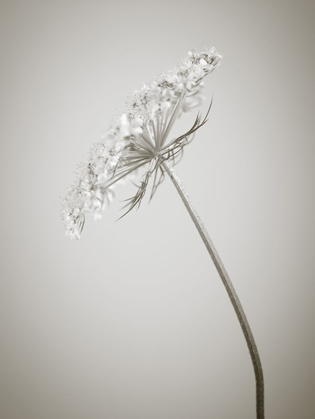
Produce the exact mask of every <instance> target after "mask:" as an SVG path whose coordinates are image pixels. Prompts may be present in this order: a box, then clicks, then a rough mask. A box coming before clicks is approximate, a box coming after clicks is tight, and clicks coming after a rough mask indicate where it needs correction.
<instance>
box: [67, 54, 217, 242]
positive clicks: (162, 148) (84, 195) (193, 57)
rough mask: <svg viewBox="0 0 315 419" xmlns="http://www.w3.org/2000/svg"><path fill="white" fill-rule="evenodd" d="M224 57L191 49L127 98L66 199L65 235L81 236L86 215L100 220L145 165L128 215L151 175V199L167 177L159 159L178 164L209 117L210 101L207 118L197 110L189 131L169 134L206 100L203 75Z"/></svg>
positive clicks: (81, 170) (81, 169)
mask: <svg viewBox="0 0 315 419" xmlns="http://www.w3.org/2000/svg"><path fill="white" fill-rule="evenodd" d="M221 58H222V55H221V54H219V53H218V52H217V51H216V49H215V48H211V49H209V50H206V51H202V52H200V51H196V50H192V51H189V53H188V56H187V57H186V58H185V59H184V60H183V61H182V62H181V63H180V64H179V65H177V66H175V67H173V68H171V69H170V70H168V71H166V72H164V73H162V74H161V75H160V76H159V77H158V78H157V80H156V81H153V82H151V83H149V84H146V85H143V87H142V88H141V89H138V90H136V91H135V92H134V93H133V95H132V97H131V98H129V99H128V100H127V106H128V110H127V112H125V113H123V114H122V115H121V116H120V117H119V118H118V120H117V121H116V123H115V124H114V126H113V127H111V128H110V129H109V130H108V131H107V132H106V134H105V135H104V136H103V138H102V141H101V142H100V143H96V144H94V145H93V147H92V148H91V150H90V153H89V158H88V161H87V163H85V164H81V166H80V173H79V174H78V176H77V179H76V180H75V183H74V184H73V185H72V186H71V187H70V188H69V190H68V193H67V195H66V197H65V198H64V199H63V201H62V218H63V220H64V223H65V228H66V233H65V234H66V236H68V237H70V238H71V239H76V240H77V239H79V238H80V236H81V232H82V229H83V226H84V223H85V214H87V213H91V214H93V215H94V218H95V219H98V218H100V217H101V213H102V211H103V210H104V209H105V208H106V207H107V205H108V204H109V203H110V202H111V200H112V198H113V185H114V184H115V183H117V182H120V181H121V180H123V179H126V178H129V177H130V176H131V175H132V173H133V172H135V171H136V170H137V169H138V168H140V167H142V166H145V165H146V166H147V169H146V172H145V174H144V176H143V180H142V181H141V183H140V186H139V189H138V191H137V193H136V195H135V196H134V197H133V198H131V199H130V200H129V203H128V204H127V206H129V209H128V211H127V213H128V212H129V211H130V210H131V209H132V208H134V207H135V206H139V205H140V203H141V200H142V198H143V196H144V194H145V192H146V188H147V185H148V182H149V179H150V177H151V175H152V174H154V182H153V187H152V193H151V198H152V197H153V195H154V193H155V191H156V189H157V187H158V186H159V184H160V183H161V182H162V180H163V179H164V172H163V169H162V167H161V163H162V162H163V161H164V160H168V159H170V160H172V162H173V164H175V163H176V162H177V161H178V160H179V159H180V158H181V157H182V153H183V148H184V146H185V145H187V144H188V143H189V142H190V141H191V140H192V138H193V136H194V133H195V132H196V130H197V129H199V128H200V127H201V126H202V125H204V124H205V122H206V121H207V116H208V113H209V110H210V107H211V105H210V107H209V110H208V113H207V114H206V116H205V118H204V119H203V120H202V119H201V116H200V114H198V116H197V118H196V120H195V123H194V124H193V126H192V128H191V129H190V130H189V131H188V132H186V133H185V134H184V135H182V136H180V137H178V138H176V139H174V140H171V141H170V140H169V138H168V137H169V133H170V131H171V128H172V126H173V124H174V122H175V121H176V119H177V118H178V117H179V116H180V115H181V114H182V113H183V112H188V111H190V110H191V109H193V108H195V107H197V106H200V105H201V104H202V102H203V100H204V95H203V87H204V84H203V79H204V77H205V76H206V75H208V74H210V73H211V72H212V71H213V70H214V69H215V68H216V67H218V66H219V65H220V61H221ZM158 173H159V176H158Z"/></svg>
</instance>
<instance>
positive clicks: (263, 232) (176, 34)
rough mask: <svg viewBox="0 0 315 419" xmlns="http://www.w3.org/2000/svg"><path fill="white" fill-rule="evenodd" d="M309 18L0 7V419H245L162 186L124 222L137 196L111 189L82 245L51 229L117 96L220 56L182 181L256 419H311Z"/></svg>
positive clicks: (189, 4)
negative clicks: (259, 392)
mask: <svg viewBox="0 0 315 419" xmlns="http://www.w3.org/2000/svg"><path fill="white" fill-rule="evenodd" d="M314 14H315V8H314V2H313V1H311V0H309V1H289V0H283V1H278V0H273V1H270V0H268V1H263V2H262V1H255V0H254V1H253V0H251V1H245V0H243V1H233V0H230V1H226V0H220V1H206V0H205V1H201V0H195V1H186V0H183V1H165V0H162V1H155V2H144V1H141V2H140V1H130V2H127V1H124V2H121V1H120V0H117V1H101V0H100V1H91V0H89V1H88V0H86V1H54V2H48V1H44V0H43V1H31V0H24V1H14V0H13V1H12V0H8V1H4V0H1V7H0V19H1V23H0V34H1V35H0V43H1V55H0V60H1V70H0V71H1V79H0V83H1V86H0V88H1V90H0V92H1V99H0V100H1V125H0V134H1V166H0V170H1V177H0V182H1V265H0V266H1V268H0V269H1V282H0V314H1V317H0V417H1V419H104V418H106V419H107V418H108V419H161V418H163V419H209V418H213V419H253V418H254V417H255V381H254V373H253V368H252V365H251V360H250V357H249V353H248V349H247V347H246V343H245V340H244V337H243V335H242V332H241V329H240V326H239V324H238V322H237V319H236V316H235V313H234V311H233V309H232V306H231V304H230V302H229V299H228V296H227V294H226V292H225V289H224V287H223V285H222V284H221V281H220V279H219V276H218V274H217V272H216V270H215V268H214V266H213V263H212V261H211V260H210V258H209V256H208V254H207V252H206V250H205V248H204V245H203V243H202V241H201V239H200V238H199V236H198V234H197V232H196V230H195V229H194V226H193V224H192V222H191V220H190V218H189V216H188V214H187V212H186V210H185V208H184V206H183V204H182V202H181V200H180V198H179V196H178V195H177V193H176V190H175V189H174V187H173V185H172V183H171V181H170V180H169V179H165V181H164V183H163V185H162V186H161V187H160V189H159V190H158V192H157V194H156V196H155V198H154V199H153V201H152V202H151V203H150V205H148V199H147V197H146V198H145V200H144V202H143V204H142V206H141V208H140V209H139V210H138V211H134V212H132V213H130V214H129V215H128V216H127V217H125V218H123V219H122V220H120V221H119V222H115V221H116V219H117V218H118V217H119V216H120V215H121V214H122V211H121V207H122V205H123V203H122V201H123V200H124V199H127V198H129V197H131V196H132V195H133V194H134V193H135V191H136V189H135V187H134V186H133V185H132V184H128V185H125V186H124V185H122V186H119V187H117V189H116V199H115V202H114V203H113V204H112V206H111V207H110V208H109V209H108V210H107V211H106V212H105V213H104V217H103V219H102V220H100V221H94V220H93V219H90V218H88V219H87V221H86V226H85V229H84V231H83V234H82V238H81V240H80V241H78V242H75V241H71V240H69V239H67V238H66V237H65V235H64V228H63V223H62V221H61V219H60V198H59V197H60V196H61V197H63V196H65V194H66V192H67V188H68V187H69V186H70V185H71V184H72V182H73V180H74V178H75V171H76V166H77V164H78V163H79V162H80V161H85V160H86V159H87V155H88V150H89V149H90V147H91V146H92V144H93V143H94V142H98V141H100V138H101V135H102V133H103V132H105V131H106V130H107V129H108V127H109V125H110V123H111V122H112V121H113V118H115V117H117V116H118V115H119V114H120V113H121V112H123V111H124V110H125V100H126V98H127V97H128V96H129V95H131V94H132V92H133V90H134V89H136V88H140V87H141V86H142V85H143V83H146V82H149V81H151V80H154V79H155V78H156V77H157V76H158V74H159V73H161V72H162V71H164V70H165V69H167V68H169V67H171V66H173V65H174V64H177V63H178V62H179V61H180V60H181V59H182V58H184V57H185V56H186V54H187V52H188V51H189V50H190V49H191V48H194V47H196V48H197V49H203V48H204V47H211V46H215V47H216V48H217V50H218V51H220V52H222V53H223V55H224V58H223V61H222V65H221V67H220V68H219V69H217V70H215V72H214V73H212V74H211V75H210V76H208V77H207V78H206V79H205V82H206V89H205V92H206V95H207V102H206V103H205V104H204V106H203V107H202V111H203V112H205V110H206V109H207V106H208V104H209V102H210V100H211V97H212V96H213V99H214V101H213V106H212V110H211V113H210V120H209V122H208V123H207V124H206V126H204V127H203V128H202V129H200V130H199V132H198V133H197V135H196V137H195V139H194V141H193V143H192V144H191V145H189V146H188V147H187V148H186V149H185V156H184V159H183V160H182V161H181V163H180V164H179V165H178V166H177V168H176V170H177V172H178V174H179V176H180V178H181V179H182V181H183V183H184V185H185V187H186V190H187V192H188V193H189V195H190V197H191V199H192V201H193V203H194V205H195V207H196V208H197V210H198V211H199V214H200V216H201V218H202V219H203V221H204V224H205V225H206V227H207V229H208V231H209V234H210V236H211V237H212V239H213V241H214V243H215V245H216V247H217V249H218V251H219V253H220V255H221V257H222V259H223V262H224V263H225V266H226V268H227V270H228V272H229V274H230V276H231V279H232V281H233V282H234V285H235V288H236V290H237V292H238V294H239V297H240V299H241V301H242V303H243V306H244V309H245V312H246V314H247V316H248V319H249V322H250V324H251V327H252V329H253V333H254V336H255V338H256V342H257V345H258V348H259V351H260V355H261V359H262V363H263V367H264V373H265V384H266V418H268V419H272V418H273V419H296V418H299V419H300V418H301V419H313V418H314V417H315V409H314V400H313V399H314V322H313V318H314V288H315V287H314V267H315V266H314V260H315V258H314V250H315V249H314V151H315V150H314V148H315V147H314V70H315V68H314V63H315V61H314V43H313V41H314V35H315V34H314ZM196 114H197V110H194V111H192V112H191V113H188V114H186V115H184V116H183V117H182V118H181V119H180V120H179V121H178V123H177V124H176V128H175V131H174V132H177V133H180V134H181V133H183V132H185V131H186V130H187V129H188V128H189V127H190V126H191V125H192V123H193V121H194V119H195V116H196ZM184 130H185V131H184Z"/></svg>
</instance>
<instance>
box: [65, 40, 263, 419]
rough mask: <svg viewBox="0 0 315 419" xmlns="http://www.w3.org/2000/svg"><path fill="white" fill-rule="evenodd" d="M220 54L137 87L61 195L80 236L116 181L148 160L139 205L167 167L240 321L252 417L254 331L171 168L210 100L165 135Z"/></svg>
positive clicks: (256, 362)
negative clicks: (179, 131) (181, 129)
mask: <svg viewBox="0 0 315 419" xmlns="http://www.w3.org/2000/svg"><path fill="white" fill-rule="evenodd" d="M221 58H222V55H221V54H219V53H218V52H217V51H216V50H215V48H211V49H209V50H206V51H202V52H200V51H196V50H193V51H190V52H189V53H188V56H187V57H186V58H185V59H184V60H183V61H182V62H181V63H180V64H179V65H177V66H175V67H173V68H171V69H170V70H169V71H166V72H165V73H162V74H161V75H160V76H159V77H158V78H157V80H155V81H153V82H151V83H149V84H146V85H144V86H143V87H142V88H141V89H139V90H136V91H135V92H134V93H133V95H132V96H131V97H130V98H129V99H128V101H127V105H128V109H127V111H126V112H125V113H123V114H122V115H121V116H120V118H118V120H117V121H116V123H115V124H114V126H113V127H111V128H110V129H109V130H108V131H107V133H106V134H105V136H104V138H102V141H101V142H100V143H96V144H94V146H93V147H92V148H91V150H90V153H89V157H88V160H87V162H86V163H85V164H81V165H80V166H79V174H78V176H77V178H76V180H75V182H74V184H73V185H72V186H71V187H70V188H69V190H68V193H67V195H66V197H65V198H64V200H63V210H62V215H63V219H64V222H65V228H66V236H68V237H70V238H71V239H75V240H78V239H79V238H80V235H81V232H82V229H83V226H84V222H85V215H86V214H89V213H90V214H92V215H93V216H94V218H95V219H97V218H100V217H101V214H102V211H103V210H104V209H105V208H106V207H107V205H108V204H109V203H110V202H111V200H112V198H113V187H114V185H115V184H116V183H117V182H121V181H122V180H124V179H127V178H128V177H130V176H131V175H132V173H134V172H135V171H136V170H137V169H139V168H140V167H143V166H146V170H145V173H144V175H143V178H142V180H141V182H140V185H139V187H138V190H137V192H136V194H135V196H134V197H132V198H131V199H129V200H128V201H129V202H128V204H127V207H128V210H127V212H126V214H127V213H128V212H129V211H131V210H132V209H133V208H134V207H138V206H139V205H140V203H141V201H142V198H143V196H144V195H145V192H146V189H147V186H148V183H149V180H150V178H151V176H153V187H152V192H151V197H150V198H152V197H153V195H154V193H155V191H156V189H157V188H158V186H159V185H160V184H161V182H162V181H163V179H164V174H165V172H166V173H167V174H168V175H169V177H170V178H171V180H172V182H173V183H174V186H175V187H176V189H177V192H178V193H179V195H180V197H181V199H182V201H183V202H184V204H185V207H186V209H187V210H188V212H189V215H190V217H191V219H192V221H193V222H194V224H195V227H196V228H197V230H198V232H199V234H200V236H201V238H202V240H203V242H204V244H205V246H206V248H207V251H208V253H209V255H210V256H211V258H212V260H213V262H214V264H215V266H216V268H217V271H218V273H219V275H220V277H221V280H222V282H223V284H224V286H225V288H226V290H227V292H228V295H229V298H230V300H231V303H232V305H233V307H234V310H235V312H236V315H237V317H238V320H239V322H240V325H241V328H242V330H243V333H244V336H245V339H246V342H247V345H248V349H249V352H250V356H251V359H252V363H253V367H254V372H255V377H256V417H257V419H264V378H263V371H262V366H261V362H260V357H259V354H258V350H257V346H256V343H255V340H254V337H253V334H252V332H251V329H250V326H249V324H248V321H247V318H246V315H245V313H244V310H243V308H242V306H241V303H240V301H239V298H238V296H237V294H236V292H235V289H234V287H233V285H232V282H231V280H230V278H229V276H228V273H227V271H226V269H225V267H224V265H223V263H222V261H221V259H220V257H219V255H218V252H217V251H216V249H215V247H214V245H213V243H212V241H211V239H210V237H209V235H208V233H207V231H206V229H205V227H204V225H203V224H202V221H201V220H200V217H199V216H198V214H197V212H196V210H195V209H194V207H193V206H192V204H191V202H190V200H189V198H188V196H187V194H186V193H185V190H184V187H183V185H182V183H181V181H180V180H179V178H178V176H177V174H176V172H175V170H174V169H173V166H174V165H175V164H176V163H177V162H178V160H179V159H180V158H181V157H182V153H183V149H184V147H185V146H186V145H187V144H188V143H189V142H190V141H191V140H192V138H193V136H194V134H195V132H196V131H197V130H198V129H199V128H200V127H201V126H203V125H204V124H205V123H206V121H207V117H208V113H209V111H210V107H211V104H210V107H209V110H208V112H207V114H206V116H205V117H204V118H203V119H202V118H201V115H200V114H199V113H198V115H197V117H196V119H195V122H194V124H193V125H192V127H191V128H190V130H188V131H187V132H186V133H184V134H183V135H181V136H179V137H177V138H175V139H170V136H169V134H170V132H171V129H172V127H173V125H174V122H175V121H176V119H177V118H178V117H179V116H180V115H181V114H182V113H185V112H188V111H190V110H192V109H194V108H195V107H196V106H199V105H200V104H201V103H202V101H203V99H204V96H203V87H204V84H203V80H204V78H205V76H206V75H208V74H210V73H211V72H212V71H213V70H214V69H215V68H217V67H218V66H219V65H220V61H221ZM124 215H125V214H124Z"/></svg>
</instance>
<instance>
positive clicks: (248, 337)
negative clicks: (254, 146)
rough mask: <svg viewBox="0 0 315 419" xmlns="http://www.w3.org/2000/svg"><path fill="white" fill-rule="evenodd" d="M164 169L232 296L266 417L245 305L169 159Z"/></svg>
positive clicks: (261, 378)
mask: <svg viewBox="0 0 315 419" xmlns="http://www.w3.org/2000/svg"><path fill="white" fill-rule="evenodd" d="M162 167H163V169H164V170H165V171H166V173H167V174H168V175H169V176H170V178H171V180H172V182H173V184H174V186H175V188H176V189H177V192H178V193H179V195H180V197H181V199H182V201H183V202H184V204H185V207H186V209H187V211H188V213H189V215H190V217H191V219H192V220H193V222H194V224H195V226H196V228H197V230H198V232H199V234H200V236H201V238H202V240H203V242H204V244H205V246H206V248H207V250H208V253H209V254H210V256H211V259H212V260H213V263H214V265H215V267H216V268H217V271H218V273H219V275H220V277H221V280H222V282H223V285H224V286H225V288H226V291H227V293H228V295H229V297H230V300H231V303H232V305H233V307H234V310H235V313H236V315H237V318H238V320H239V322H240V325H241V328H242V330H243V334H244V337H245V339H246V343H247V346H248V349H249V353H250V356H251V359H252V363H253V367H254V372H255V378H256V415H257V416H256V417H257V419H264V417H265V416H264V376H263V370H262V365H261V361H260V357H259V353H258V350H257V346H256V343H255V340H254V336H253V334H252V331H251V329H250V326H249V324H248V321H247V318H246V315H245V313H244V310H243V307H242V305H241V303H240V300H239V298H238V296H237V294H236V292H235V289H234V287H233V284H232V282H231V280H230V278H229V275H228V273H227V271H226V269H225V267H224V265H223V263H222V261H221V259H220V256H219V254H218V252H217V251H216V248H215V247H214V245H213V243H212V241H211V239H210V237H209V234H208V232H207V230H206V229H205V227H204V225H203V223H202V221H201V219H200V217H199V215H198V214H197V212H196V210H195V209H194V207H193V206H192V203H191V201H190V199H189V197H188V195H187V194H186V192H185V190H184V187H183V184H182V182H181V181H180V179H179V177H178V176H177V174H176V172H175V170H174V169H173V168H172V167H171V166H170V165H169V164H168V162H167V161H164V162H163V163H162Z"/></svg>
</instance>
